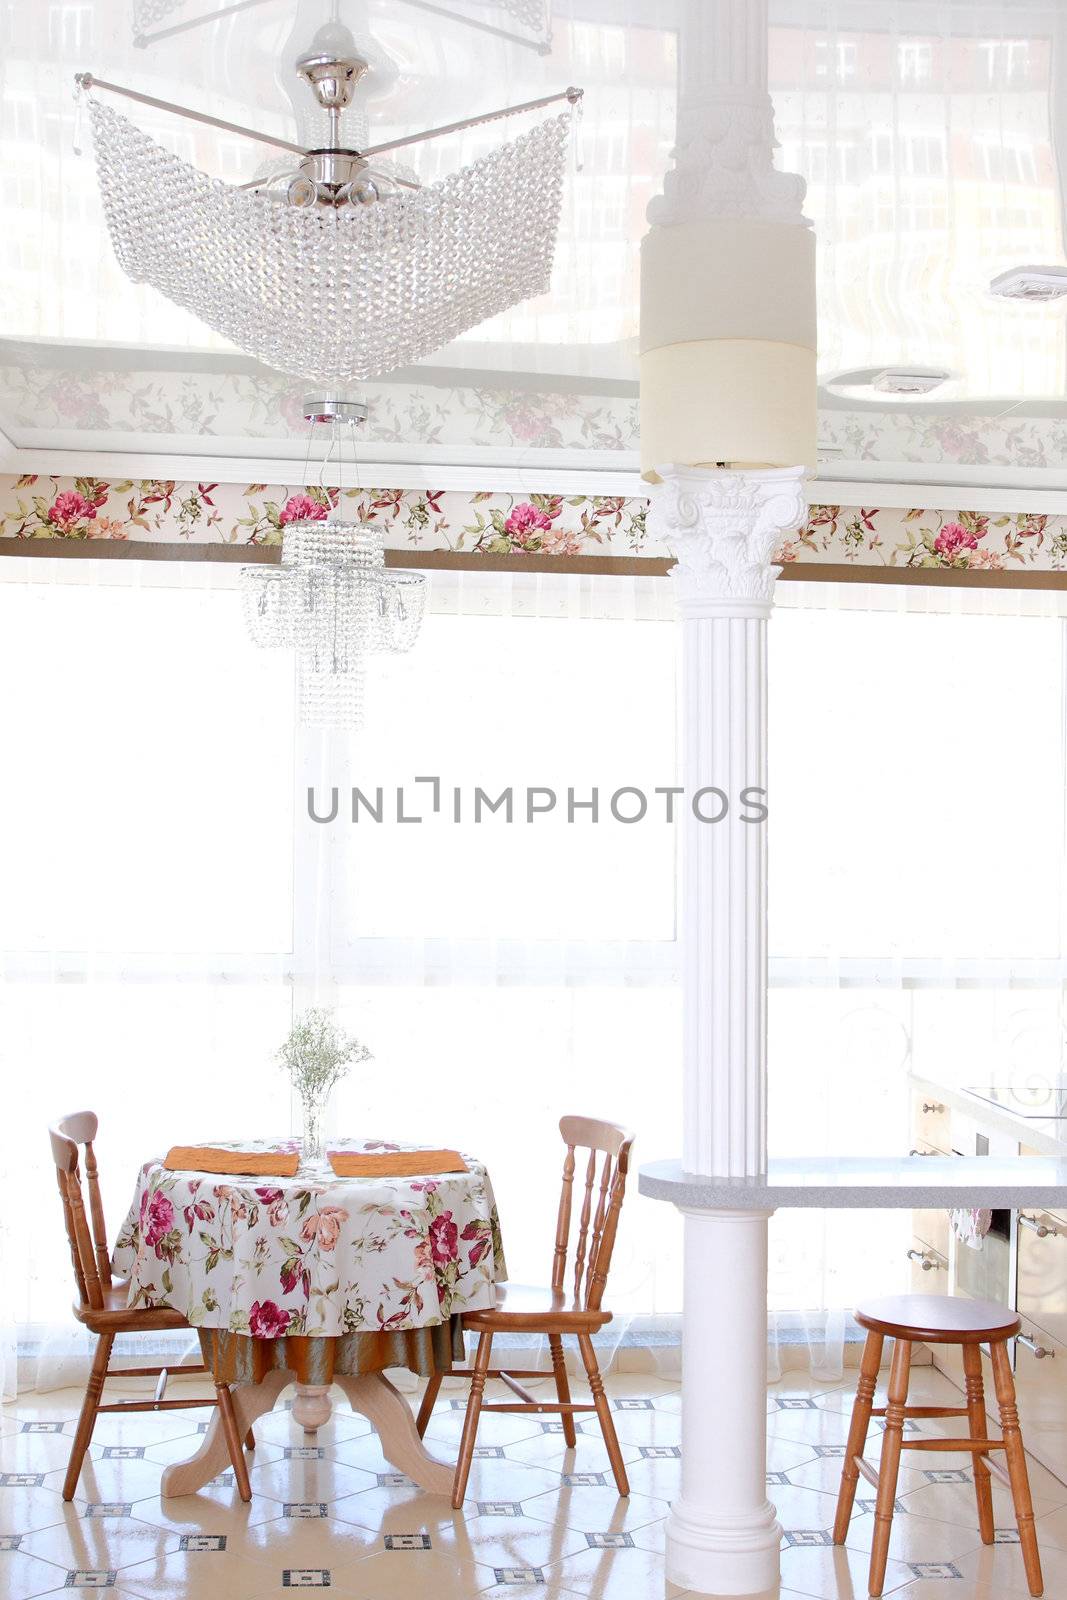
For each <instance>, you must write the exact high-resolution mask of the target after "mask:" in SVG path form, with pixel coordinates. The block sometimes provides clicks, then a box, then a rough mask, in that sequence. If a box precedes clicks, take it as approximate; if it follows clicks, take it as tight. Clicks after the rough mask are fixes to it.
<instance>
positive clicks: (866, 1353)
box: [834, 1331, 885, 1544]
mask: <svg viewBox="0 0 1067 1600" xmlns="http://www.w3.org/2000/svg"><path fill="white" fill-rule="evenodd" d="M884 1344H885V1335H884V1334H881V1333H874V1332H873V1331H872V1332H870V1333H868V1335H867V1342H866V1344H865V1345H864V1346H863V1359H862V1361H861V1362H860V1377H859V1382H858V1383H857V1385H856V1399H855V1403H854V1404H853V1407H852V1421H851V1422H850V1423H849V1425H848V1444H847V1445H846V1446H845V1465H844V1468H843V1470H842V1473H841V1487H840V1489H839V1490H838V1493H837V1516H836V1517H835V1518H834V1543H835V1544H844V1542H845V1535H846V1534H847V1533H848V1525H849V1522H850V1521H851V1519H852V1507H853V1504H854V1502H855V1499H856V1485H857V1483H858V1482H859V1478H860V1474H859V1468H858V1467H857V1466H856V1457H857V1456H861V1455H862V1454H863V1446H864V1442H865V1440H866V1438H867V1429H868V1428H869V1427H870V1425H871V1408H872V1407H873V1405H874V1391H875V1386H876V1385H877V1383H878V1368H879V1366H880V1365H881V1361H882V1346H883V1345H884Z"/></svg>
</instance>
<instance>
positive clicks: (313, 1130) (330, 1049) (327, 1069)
mask: <svg viewBox="0 0 1067 1600" xmlns="http://www.w3.org/2000/svg"><path fill="white" fill-rule="evenodd" d="M370 1056H371V1053H370V1051H369V1050H368V1049H367V1047H366V1045H365V1044H360V1042H359V1040H358V1039H353V1038H350V1037H349V1035H348V1034H346V1033H345V1032H343V1030H342V1029H341V1028H340V1027H339V1026H338V1024H337V1021H336V1019H335V1017H334V1015H333V1012H332V1011H327V1010H326V1009H325V1008H324V1007H321V1006H312V1007H311V1009H310V1010H309V1011H305V1012H304V1014H303V1016H301V1017H298V1018H297V1020H296V1022H294V1024H293V1027H292V1031H291V1033H290V1034H289V1037H288V1039H286V1041H285V1043H284V1044H283V1045H282V1047H281V1049H280V1050H279V1051H278V1062H279V1065H280V1066H282V1067H284V1068H285V1070H286V1071H287V1072H288V1074H289V1077H290V1080H291V1082H292V1085H293V1088H294V1089H295V1090H296V1092H297V1094H298V1095H299V1096H300V1099H301V1101H302V1102H303V1107H304V1131H305V1143H306V1144H307V1146H308V1147H309V1148H308V1150H307V1151H306V1153H308V1154H321V1153H322V1152H321V1145H322V1132H321V1125H322V1124H321V1118H322V1112H323V1110H324V1108H325V1105H326V1101H327V1099H328V1097H329V1094H330V1091H331V1090H332V1089H333V1087H334V1086H335V1084H337V1083H339V1082H340V1080H341V1079H342V1078H343V1077H344V1075H345V1073H346V1072H347V1071H348V1069H349V1067H350V1066H352V1065H353V1064H354V1063H358V1062H360V1061H368V1060H370Z"/></svg>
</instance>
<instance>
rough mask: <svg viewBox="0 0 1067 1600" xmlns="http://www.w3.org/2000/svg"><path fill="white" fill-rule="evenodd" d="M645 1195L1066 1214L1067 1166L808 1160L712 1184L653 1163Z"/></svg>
mask: <svg viewBox="0 0 1067 1600" xmlns="http://www.w3.org/2000/svg"><path fill="white" fill-rule="evenodd" d="M638 1189H639V1191H640V1193H641V1194H644V1195H648V1196H649V1197H650V1199H653V1200H668V1201H670V1202H671V1203H672V1204H673V1205H676V1206H692V1207H694V1208H695V1209H697V1210H716V1211H718V1210H735V1211H774V1210H781V1209H804V1208H812V1209H820V1210H821V1209H823V1208H824V1207H835V1206H838V1207H866V1208H868V1209H870V1210H891V1209H899V1210H909V1209H911V1208H913V1207H915V1208H921V1207H927V1206H930V1207H934V1206H937V1207H945V1208H947V1209H950V1210H951V1209H952V1208H954V1207H968V1206H978V1207H982V1206H991V1207H996V1208H1000V1207H1003V1208H1006V1209H1012V1208H1015V1207H1017V1206H1019V1205H1020V1204H1022V1205H1028V1206H1049V1207H1054V1208H1059V1209H1061V1210H1062V1208H1063V1206H1064V1204H1065V1202H1067V1160H1064V1159H1057V1158H1056V1157H1053V1156H1008V1157H999V1156H951V1157H945V1158H944V1159H942V1158H941V1157H940V1156H839V1157H827V1156H802V1157H788V1156H786V1157H782V1158H779V1159H777V1160H772V1161H771V1162H770V1163H769V1164H768V1169H767V1174H766V1176H765V1177H759V1178H706V1177H700V1176H698V1175H696V1174H694V1173H687V1172H684V1171H683V1170H682V1164H681V1162H680V1161H650V1162H646V1163H645V1165H644V1166H642V1167H641V1168H640V1169H639V1177H638Z"/></svg>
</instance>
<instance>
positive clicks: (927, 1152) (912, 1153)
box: [908, 1150, 937, 1156]
mask: <svg viewBox="0 0 1067 1600" xmlns="http://www.w3.org/2000/svg"><path fill="white" fill-rule="evenodd" d="M908 1154H909V1156H936V1154H937V1151H936V1150H909V1151H908Z"/></svg>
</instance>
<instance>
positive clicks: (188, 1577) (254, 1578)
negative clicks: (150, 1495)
mask: <svg viewBox="0 0 1067 1600" xmlns="http://www.w3.org/2000/svg"><path fill="white" fill-rule="evenodd" d="M119 1578H120V1582H121V1586H122V1588H123V1589H124V1590H125V1591H126V1592H127V1593H129V1594H131V1595H136V1596H137V1597H138V1600H175V1597H177V1596H181V1597H182V1600H214V1597H215V1596H216V1595H218V1596H219V1600H222V1597H223V1596H226V1597H227V1600H244V1596H245V1595H246V1594H253V1593H254V1592H255V1590H256V1589H257V1588H262V1587H263V1581H264V1576H263V1567H262V1566H261V1565H260V1563H259V1562H257V1561H253V1560H252V1559H251V1558H250V1557H249V1556H248V1555H247V1554H245V1553H243V1552H242V1551H241V1549H240V1547H233V1548H230V1547H227V1549H226V1550H225V1551H220V1552H216V1551H205V1550H172V1551H170V1552H169V1553H168V1554H166V1555H163V1556H160V1557H158V1558H157V1559H156V1560H154V1561H142V1562H140V1563H138V1564H137V1565H135V1566H132V1567H125V1568H124V1569H123V1570H122V1572H121V1573H120V1574H119Z"/></svg>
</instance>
